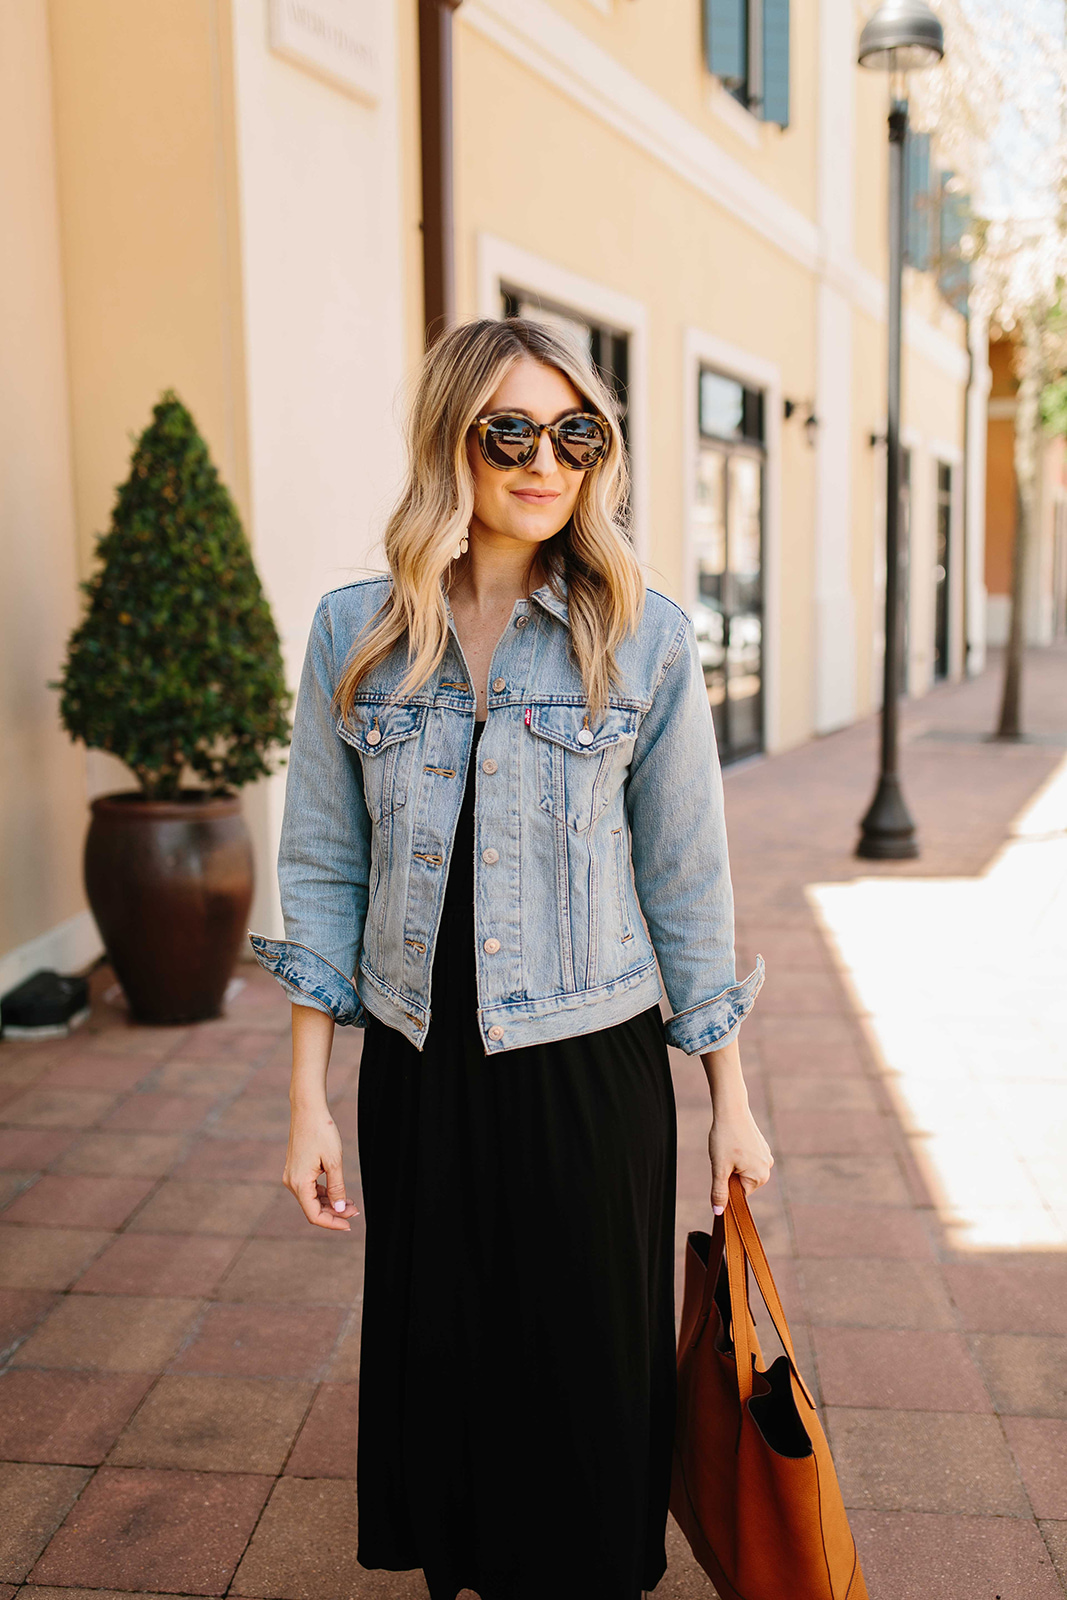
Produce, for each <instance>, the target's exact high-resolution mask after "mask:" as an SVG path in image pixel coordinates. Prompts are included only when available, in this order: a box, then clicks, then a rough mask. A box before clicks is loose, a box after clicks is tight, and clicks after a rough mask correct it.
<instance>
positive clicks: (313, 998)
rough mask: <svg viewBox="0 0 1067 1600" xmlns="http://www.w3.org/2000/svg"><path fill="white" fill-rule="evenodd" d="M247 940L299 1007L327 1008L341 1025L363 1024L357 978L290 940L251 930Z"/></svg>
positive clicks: (358, 1025)
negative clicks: (347, 975)
mask: <svg viewBox="0 0 1067 1600" xmlns="http://www.w3.org/2000/svg"><path fill="white" fill-rule="evenodd" d="M248 942H249V943H250V944H251V946H252V949H253V950H254V952H255V957H256V960H257V961H258V962H259V964H260V966H261V967H262V968H263V969H264V971H266V972H269V973H270V975H271V977H273V978H276V979H277V980H278V982H279V983H280V984H281V986H282V988H283V989H284V990H285V992H286V994H287V995H288V996H289V998H290V1000H293V1001H295V1003H296V1004H297V1005H298V1006H310V1007H311V1008H312V1010H314V1011H325V1012H327V1013H328V1014H329V1015H330V1016H331V1017H332V1018H333V1019H334V1021H335V1022H336V1023H338V1024H339V1026H341V1027H356V1028H362V1027H363V1025H364V1023H365V1021H366V1013H365V1012H364V1010H363V1006H362V1003H361V1001H360V998H359V995H358V994H357V993H356V985H355V981H354V980H353V979H352V978H346V977H345V975H344V973H343V972H342V971H341V969H340V967H335V966H334V965H333V964H332V962H329V961H327V960H326V958H325V956H320V955H318V954H316V952H315V951H314V950H309V949H308V947H307V945H306V944H296V943H294V942H293V940H291V939H265V938H264V937H263V935H262V934H261V933H253V932H252V931H251V930H249V934H248Z"/></svg>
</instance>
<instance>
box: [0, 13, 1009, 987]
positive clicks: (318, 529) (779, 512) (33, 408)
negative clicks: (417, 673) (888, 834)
mask: <svg viewBox="0 0 1067 1600" xmlns="http://www.w3.org/2000/svg"><path fill="white" fill-rule="evenodd" d="M864 14H865V13H864V10H863V8H861V7H857V6H856V5H855V4H854V0H792V3H791V4H790V3H789V0H703V3H702V0H463V3H462V4H461V5H460V6H459V8H458V10H457V11H456V13H455V18H454V23H453V32H454V108H455V110H454V119H455V120H454V126H455V137H454V172H455V261H456V279H457V299H458V306H459V310H460V313H461V314H473V313H484V314H489V315H500V314H502V313H504V312H507V311H513V310H523V311H532V312H533V313H534V314H538V315H549V316H554V317H560V318H563V319H565V320H566V321H567V322H568V323H570V324H571V325H573V326H575V327H576V328H577V329H578V331H579V332H580V334H581V336H582V337H586V338H588V339H589V340H590V343H591V348H592V350H593V353H594V355H595V356H596V357H597V359H598V361H599V362H600V363H601V365H602V366H603V367H604V369H605V371H607V372H608V374H609V376H612V377H613V378H614V380H615V382H616V385H617V387H618V389H619V392H620V394H621V395H622V396H623V397H624V401H625V415H626V427H627V436H628V442H629V447H630V452H631V457H632V465H633V475H634V507H633V509H634V537H635V540H636V543H637V546H638V548H639V550H640V553H641V556H642V558H643V560H644V561H645V563H646V564H647V568H648V572H649V577H650V581H652V582H653V583H654V584H656V585H657V586H658V587H661V588H663V589H665V590H666V591H667V592H668V593H670V594H672V595H673V596H675V597H676V598H677V599H678V600H680V601H681V602H682V603H683V604H684V605H685V606H686V607H687V608H689V609H690V611H691V612H692V613H693V615H694V617H695V619H696V622H697V628H698V632H699V634H700V639H701V647H702V651H703V652H704V657H705V663H706V670H707V677H708V686H709V694H710V696H711V698H712V701H713V704H714V706H715V709H716V716H717V720H718V723H719V732H720V737H721V740H722V744H723V750H724V754H725V756H726V757H727V758H728V759H733V758H739V757H742V756H745V755H749V754H752V753H756V752H758V751H761V750H777V749H782V748H785V747H787V746H790V745H793V744H796V743H798V742H800V741H802V740H805V739H807V738H810V737H811V736H812V735H813V734H816V733H819V732H823V731H828V730H830V729H833V728H837V727H841V726H843V725H845V724H847V723H849V722H850V721H852V720H854V719H855V718H856V717H859V716H862V715H864V714H865V713H867V712H869V711H870V710H872V709H874V708H875V707H876V706H877V704H878V700H879V694H880V681H879V663H880V655H881V623H880V608H881V605H882V595H883V584H884V577H883V575H882V572H881V566H882V561H883V556H882V551H881V541H882V531H881V530H882V525H883V518H884V482H883V480H884V452H883V447H882V445H881V443H880V437H881V435H882V434H883V432H884V427H885V343H886V324H885V299H886V291H885V277H886V249H887V246H886V209H887V205H886V172H887V147H886V127H885V117H886V111H887V108H888V86H887V81H886V79H885V78H884V76H882V75H878V74H873V73H865V72H862V71H860V70H859V69H858V68H857V67H856V65H855V46H856V39H857V36H858V31H859V28H860V26H861V25H862V22H863V20H864ZM0 74H2V78H3V85H2V90H3V92H2V93H0V121H2V123H3V138H2V140H0V186H2V201H0V203H2V206H3V212H4V227H5V233H6V235H7V240H8V248H7V249H6V251H5V252H4V253H3V254H2V255H0V403H2V406H3V413H4V426H3V428H2V429H0V479H2V481H3V483H4V486H5V489H4V497H5V503H4V511H3V516H4V535H3V536H4V571H5V582H4V585H3V587H2V594H0V639H2V645H0V649H2V653H3V661H4V688H3V701H2V716H3V722H4V748H5V751H6V753H7V756H8V759H7V760H6V761H5V763H4V764H3V776H2V777H0V826H2V836H3V873H4V895H3V906H2V912H0V992H3V990H4V989H6V988H7V987H9V986H10V985H11V984H13V983H14V982H16V981H18V979H19V978H20V977H22V976H23V975H24V974H25V973H27V972H29V971H32V970H34V969H35V968H37V967H39V966H42V965H54V966H57V967H59V968H60V969H64V970H72V969H75V968H77V967H80V966H83V965H84V964H85V963H87V962H88V961H90V960H91V959H92V958H93V956H94V955H95V954H96V953H97V952H98V950H99V943H98V940H97V936H96V932H95V929H94V927H93V924H92V921H91V918H90V917H89V914H88V912H87V910H86V909H85V902H84V897H83V892H82V887H81V881H80V852H81V846H82V840H83V837H84V831H85V826H86V801H87V799H88V798H89V797H90V796H92V795H94V794H98V793H101V792H104V791H106V790H108V789H116V788H124V787H130V786H131V783H132V780H131V779H130V776H129V774H128V773H126V772H125V770H124V769H122V768H120V767H118V766H117V764H116V763H114V762H112V761H111V760H110V759H109V758H107V757H103V756H100V755H98V754H95V753H90V754H88V756H87V755H86V753H85V752H84V751H83V750H81V749H80V748H74V747H72V746H71V745H70V743H69V741H68V740H67V738H66V736H65V735H64V733H63V732H62V730H61V729H60V727H59V723H58V719H57V715H56V699H55V695H54V693H53V692H52V691H50V690H48V689H47V688H46V686H45V685H46V681H47V680H48V679H49V678H51V677H54V675H55V673H56V670H57V667H58V664H59V661H60V659H61V655H62V650H63V645H64V641H65V638H66V635H67V633H68V631H69V629H70V627H71V625H72V623H73V622H74V619H75V617H76V615H77V613H78V606H79V597H78V595H77V592H76V583H77V581H78V579H79V578H81V577H84V576H85V574H86V572H87V571H88V569H89V566H90V562H91V552H92V547H93V539H94V536H95V535H96V534H97V533H98V532H100V531H102V530H103V529H104V528H105V527H106V525H107V521H108V517H109V513H110V508H111V504H112V499H113V494H114V487H115V485H116V484H118V483H119V482H120V481H121V479H122V478H123V477H124V476H125V472H126V461H127V457H128V453H129V449H130V434H131V432H135V431H139V430H140V429H141V428H142V427H143V426H144V425H145V423H146V422H147V420H148V417H149V413H150V409H151V406H152V405H153V403H154V402H155V400H156V399H157V398H158V396H159V394H160V392H161V391H162V390H163V389H164V388H168V387H172V388H174V389H176V390H177V391H178V393H179V395H180V396H181V397H182V399H183V400H184V401H185V402H186V403H187V404H188V406H189V407H190V409H191V410H192V412H193V414H194V416H195V417H196V419H197V421H198V423H199V425H200V427H201V430H202V431H203V433H204V434H205V436H206V438H207V440H208V442H209V444H210V447H211V449H212V452H213V454H214V457H215V459H216V461H217V463H218V465H219V467H220V470H221V471H222V473H223V476H224V477H225V479H226V481H227V483H228V484H229V486H230V488H231V490H232V491H233V493H234V496H235V498H236V500H237V503H238V505H239V508H240V510H241V513H242V515H243V517H244V519H245V523H246V527H247V528H248V531H249V534H250V537H251V540H252V545H253V550H254V553H255V557H256V561H257V564H258V567H259V570H260V573H261V576H262V578H263V581H264V584H265V587H266V589H267V592H268V595H269V597H270V600H271V603H272V605H273V608H274V613H275V617H276V620H277V622H278V626H279V631H280V632H281V634H282V638H283V645H284V649H285V652H286V658H287V662H288V667H289V671H290V674H291V676H292V677H293V678H294V680H295V676H296V674H297V672H298V670H299V665H300V659H301V656H302V652H303V645H304V640H305V637H306V633H307V629H308V626H309V624H310V620H311V616H312V612H313V608H314V604H315V601H316V600H317V598H318V596H319V595H320V594H321V593H322V592H323V591H324V590H325V589H327V588H330V587H331V586H333V585H335V584H337V583H341V582H344V581H346V580H347V579H348V578H349V577H350V576H352V575H354V574H358V573H359V572H361V571H364V570H366V569H367V568H372V567H377V566H380V565H381V554H380V546H379V538H380V531H381V528H382V525H383V522H384V517H385V514H386V511H387V509H388V506H389V503H390V498H391V496H392V494H393V493H394V491H395V488H396V484H397V481H398V474H399V470H400V443H399V423H398V418H399V414H400V405H401V400H400V396H401V394H402V390H403V384H404V380H405V378H406V376H407V375H408V374H409V372H410V370H411V368H412V366H413V364H414V362H415V360H416V359H417V356H418V354H419V352H420V350H421V347H422V340H423V302H422V244H421V240H422V235H421V231H420V220H421V219H420V193H421V188H420V165H419V161H420V154H419V153H420V129H419V50H418V0H19V3H18V4H17V5H7V6H4V7H2V8H0ZM933 255H936V251H935V252H933ZM913 260H914V261H915V262H916V265H915V266H913V267H912V268H910V269H909V270H908V273H907V283H906V316H905V353H904V361H905V366H904V444H905V446H906V470H907V483H908V503H909V517H908V522H909V541H908V546H909V558H908V574H907V595H908V630H907V651H908V660H907V687H908V689H909V691H910V692H911V693H915V694H919V693H923V692H924V691H925V690H926V689H927V688H928V687H929V686H930V685H931V684H932V683H933V682H934V681H936V679H937V677H939V676H950V677H955V676H958V675H959V674H961V673H962V672H963V671H964V670H965V669H966V667H967V665H968V664H970V665H971V666H973V665H975V664H977V663H979V662H980V661H981V657H982V650H983V623H984V591H983V587H982V570H983V569H982V559H983V555H982V552H983V530H982V512H983V510H984V493H983V485H984V456H983V449H984V439H985V413H984V407H985V396H986V392H987V389H988V367H987V363H986V356H985V349H987V346H983V342H982V340H981V338H979V337H977V336H976V337H974V338H973V339H972V340H971V348H970V349H969V347H968V323H967V321H966V319H965V317H964V316H963V315H961V313H960V311H959V310H958V309H956V308H954V307H953V306H951V305H950V304H949V303H948V301H947V299H946V298H945V297H944V295H943V294H942V293H941V292H940V291H939V287H938V275H937V271H936V263H935V262H934V261H933V259H932V256H931V257H930V270H922V268H923V267H924V265H925V264H926V258H925V257H922V258H921V257H920V256H919V255H915V254H913ZM283 790H284V778H283V777H281V776H279V777H277V778H276V779H274V780H272V781H270V782H267V783H264V784H261V785H259V786H258V787H257V788H256V789H255V790H254V791H250V792H249V793H248V795H247V804H246V809H247V813H248V816H249V820H250V822H251V824H252V828H253V833H254V837H255V841H256V847H257V856H258V861H259V866H260V885H261V887H260V890H259V900H258V903H257V906H256V908H255V911H254V920H255V925H256V926H257V927H259V928H262V929H264V931H269V929H270V927H271V924H272V921H276V908H275V905H274V889H273V885H272V882H271V879H272V876H273V874H272V870H271V868H272V860H273V851H274V839H275V836H276V829H277V825H278V821H279V818H280V808H281V800H282V795H283Z"/></svg>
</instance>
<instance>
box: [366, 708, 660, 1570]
mask: <svg viewBox="0 0 1067 1600" xmlns="http://www.w3.org/2000/svg"><path fill="white" fill-rule="evenodd" d="M478 733H480V725H479V726H478V727H477V728H476V743H475V747H474V750H473V751H472V754H471V760H470V766H469V771H468V776H467V787H466V791H465V794H464V799H463V807H462V812H461V815H460V820H459V824H458V828H457V834H456V840H455V846H454V849H453V852H452V859H451V865H450V869H449V877H448V882H447V885H446V890H445V903H444V909H443V913H442V923H441V929H440V935H439V939H438V944H437V949H436V953H435V957H434V967H433V978H432V1018H431V1024H430V1029H429V1032H428V1035H427V1039H426V1045H425V1047H424V1049H423V1051H422V1053H421V1054H420V1053H419V1052H418V1051H416V1050H415V1049H414V1048H413V1047H412V1046H411V1045H410V1044H409V1043H408V1042H407V1040H405V1039H404V1038H403V1036H402V1035H401V1034H399V1033H397V1032H396V1031H395V1030H394V1029H392V1028H388V1027H386V1026H384V1025H383V1024H382V1023H380V1022H377V1021H376V1020H374V1019H372V1020H371V1021H370V1022H369V1023H368V1025H367V1029H366V1035H365V1041H364V1047H363V1060H362V1065H361V1068H360V1080H359V1108H358V1118H359V1151H360V1166H361V1172H362V1182H363V1203H364V1214H365V1225H366V1268H365V1277H364V1303H363V1329H362V1337H361V1348H360V1376H359V1443H358V1462H357V1492H358V1501H359V1545H358V1551H357V1556H358V1560H359V1562H360V1563H361V1565H362V1566H364V1567H376V1568H386V1569H390V1570H393V1571H402V1570H407V1569H410V1568H417V1567H421V1568H422V1569H423V1571H424V1574H425V1577H426V1582H427V1585H428V1587H429V1591H430V1594H431V1596H432V1600H455V1596H456V1595H457V1594H458V1593H459V1591H460V1590H461V1589H465V1588H466V1589H472V1590H473V1591H474V1592H475V1593H476V1594H478V1595H480V1596H481V1600H547V1597H549V1596H551V1597H552V1600H639V1595H640V1591H641V1590H642V1589H652V1588H654V1587H655V1585H656V1584H657V1583H658V1582H659V1580H660V1578H661V1577H662V1576H663V1573H664V1570H665V1567H666V1558H665V1553H664V1526H665V1522H666V1515H667V1502H668V1498H669V1490H670V1460H671V1446H672V1439H673V1430H674V1407H675V1390H674V1382H675V1355H674V1340H675V1333H674V1284H673V1279H674V1204H675V1156H676V1122H675V1104H674V1095H673V1089H672V1084H671V1077H670V1069H669V1066H668V1061H667V1050H666V1045H665V1041H664V1034H663V1024H662V1021H661V1018H660V1015H659V1012H658V1010H657V1009H655V1008H653V1009H652V1010H649V1011H646V1012H644V1013H642V1015H640V1016H637V1017H634V1018H633V1019H631V1020H630V1021H627V1022H623V1023H620V1024H618V1025H616V1026H614V1027H610V1028H604V1029H601V1030H600V1031H599V1032H596V1033H587V1034H584V1035H582V1036H580V1037H578V1038H574V1039H566V1040H563V1041H562V1042H559V1043H554V1044H546V1045H534V1046H530V1047H527V1048H524V1049H519V1050H514V1051H510V1052H508V1053H505V1054H501V1055H494V1056H491V1057H487V1056H486V1055H485V1053H484V1048H483V1045H482V1042H481V1039H480V1037H479V1033H478V1028H477V1022H476V1016H475V1013H476V1007H477V991H476V976H475V970H476V969H475V954H474V770H475V765H476V761H475V756H476V753H477V734H478Z"/></svg>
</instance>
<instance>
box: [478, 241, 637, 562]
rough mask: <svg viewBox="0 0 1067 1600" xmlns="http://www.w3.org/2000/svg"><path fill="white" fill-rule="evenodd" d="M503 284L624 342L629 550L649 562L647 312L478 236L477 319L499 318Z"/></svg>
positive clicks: (539, 260)
mask: <svg viewBox="0 0 1067 1600" xmlns="http://www.w3.org/2000/svg"><path fill="white" fill-rule="evenodd" d="M505 284H507V285H508V286H509V287H511V286H513V287H515V288H517V289H526V290H528V291H529V292H530V293H531V294H534V295H541V296H543V298H544V299H545V300H551V301H554V302H555V303H556V304H557V305H559V306H560V307H561V308H562V309H566V308H567V307H568V306H569V307H571V308H572V309H573V310H574V311H577V312H579V313H580V314H581V315H583V316H586V317H589V318H591V320H593V321H594V322H604V323H608V324H609V325H610V326H611V327H613V328H618V330H619V332H620V333H625V334H626V336H627V339H628V342H629V352H628V354H629V386H628V393H627V411H626V423H627V429H628V433H629V442H630V464H631V469H632V474H633V487H632V494H631V510H632V516H633V539H634V548H635V549H636V551H637V554H638V557H639V558H640V560H641V561H643V562H647V560H648V558H649V547H650V540H649V507H650V505H651V470H650V469H651V460H650V452H649V428H648V312H647V310H646V307H645V305H644V303H643V302H642V301H640V300H635V299H634V298H633V297H632V296H631V295H627V294H620V293H619V292H618V291H617V290H616V289H609V288H608V286H607V285H606V284H602V283H597V282H595V281H594V280H593V279H592V278H583V277H580V276H579V275H578V274H577V273H574V272H570V271H568V269H567V268H566V267H561V266H559V265H558V264H557V263H556V262H554V261H547V260H545V259H544V257H542V256H535V255H533V254H532V253H531V252H530V251H529V250H523V249H522V248H521V247H520V246H519V245H514V244H509V243H508V241H507V240H506V239H498V238H495V237H494V236H493V235H492V234H488V233H480V234H479V235H478V313H479V315H480V316H483V317H499V315H500V294H501V289H502V286H503V285H505Z"/></svg>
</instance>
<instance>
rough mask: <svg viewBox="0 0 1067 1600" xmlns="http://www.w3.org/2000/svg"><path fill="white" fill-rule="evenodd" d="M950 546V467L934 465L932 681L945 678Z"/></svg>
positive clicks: (947, 642) (946, 670) (947, 644)
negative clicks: (935, 489) (935, 504)
mask: <svg viewBox="0 0 1067 1600" xmlns="http://www.w3.org/2000/svg"><path fill="white" fill-rule="evenodd" d="M951 543H952V468H951V467H950V466H949V465H948V463H947V462H946V461H939V462H938V463H937V560H936V564H935V566H934V678H935V680H937V679H940V678H947V677H948V646H949V617H948V596H949V587H948V571H949V565H948V564H949V552H950V549H951Z"/></svg>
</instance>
